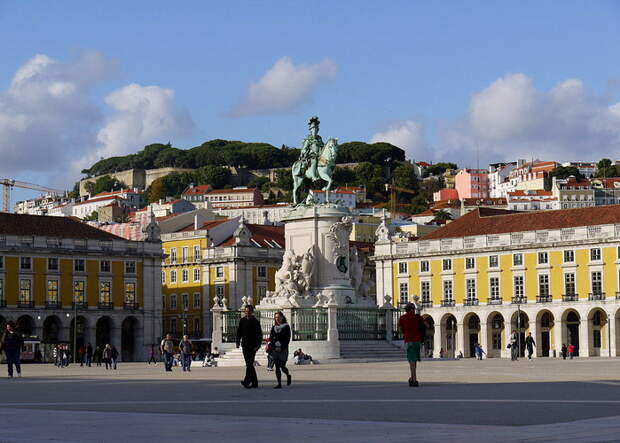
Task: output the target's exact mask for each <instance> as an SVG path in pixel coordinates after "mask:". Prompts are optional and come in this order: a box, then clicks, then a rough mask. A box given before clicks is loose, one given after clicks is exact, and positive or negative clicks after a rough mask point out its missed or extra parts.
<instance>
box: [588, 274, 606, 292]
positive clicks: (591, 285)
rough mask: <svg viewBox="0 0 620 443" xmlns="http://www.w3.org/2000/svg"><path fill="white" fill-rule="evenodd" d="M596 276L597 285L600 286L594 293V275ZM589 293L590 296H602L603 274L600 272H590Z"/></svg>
mask: <svg viewBox="0 0 620 443" xmlns="http://www.w3.org/2000/svg"><path fill="white" fill-rule="evenodd" d="M595 274H597V275H598V281H597V283H598V284H599V285H600V290H599V291H598V292H596V291H594V283H595V282H594V275H595ZM590 292H591V293H592V294H602V293H603V272H602V271H591V272H590Z"/></svg>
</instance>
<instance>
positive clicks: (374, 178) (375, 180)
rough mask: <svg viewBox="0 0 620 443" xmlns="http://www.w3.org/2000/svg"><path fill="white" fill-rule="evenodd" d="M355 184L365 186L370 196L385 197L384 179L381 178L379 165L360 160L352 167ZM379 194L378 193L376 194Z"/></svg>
mask: <svg viewBox="0 0 620 443" xmlns="http://www.w3.org/2000/svg"><path fill="white" fill-rule="evenodd" d="M354 172H355V177H356V179H357V184H358V185H360V186H363V185H365V186H366V192H367V193H368V194H369V195H371V196H373V197H372V198H378V199H384V198H385V189H384V185H385V179H384V178H383V174H382V170H381V166H379V165H375V164H372V163H370V162H361V163H360V164H359V165H357V166H356V167H355V169H354ZM376 194H380V195H376Z"/></svg>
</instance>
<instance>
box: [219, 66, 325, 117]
mask: <svg viewBox="0 0 620 443" xmlns="http://www.w3.org/2000/svg"><path fill="white" fill-rule="evenodd" d="M336 71H337V66H336V63H335V62H334V61H332V60H330V59H324V60H323V61H321V62H319V63H316V64H299V65H295V64H294V63H293V61H292V60H291V58H290V57H282V58H281V59H279V60H278V61H277V62H276V63H275V64H274V65H273V66H272V67H271V68H270V69H269V70H268V71H267V72H266V73H265V75H263V77H262V78H261V79H260V80H258V81H256V82H251V83H250V85H249V87H248V91H247V94H246V97H245V98H244V99H243V100H242V102H241V103H239V104H238V105H237V106H235V107H234V108H233V109H232V111H231V112H230V116H231V117H243V116H247V115H256V114H270V113H278V112H286V111H289V110H291V109H293V108H295V107H297V106H299V105H300V104H302V103H305V102H307V101H308V100H309V99H310V97H311V95H312V94H313V93H314V92H315V90H316V89H317V88H318V86H319V85H320V83H321V82H322V81H324V80H329V79H332V78H333V77H334V76H335V75H336Z"/></svg>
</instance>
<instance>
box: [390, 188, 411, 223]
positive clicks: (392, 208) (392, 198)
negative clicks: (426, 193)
mask: <svg viewBox="0 0 620 443" xmlns="http://www.w3.org/2000/svg"><path fill="white" fill-rule="evenodd" d="M385 190H386V191H390V212H391V214H392V217H395V216H396V198H397V193H398V192H405V193H407V194H414V195H415V194H417V192H416V191H414V190H413V189H407V188H402V187H400V186H396V185H395V184H393V183H386V184H385Z"/></svg>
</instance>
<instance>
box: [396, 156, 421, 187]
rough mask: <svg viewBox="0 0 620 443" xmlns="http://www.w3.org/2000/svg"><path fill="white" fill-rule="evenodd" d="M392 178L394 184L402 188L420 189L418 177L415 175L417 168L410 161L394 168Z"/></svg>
mask: <svg viewBox="0 0 620 443" xmlns="http://www.w3.org/2000/svg"><path fill="white" fill-rule="evenodd" d="M392 179H393V180H394V184H395V185H396V186H400V187H401V188H407V189H411V190H416V189H418V178H417V177H416V175H415V168H414V167H413V165H412V164H411V163H410V162H403V163H401V164H400V165H399V166H397V167H396V168H394V171H393V172H392Z"/></svg>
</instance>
